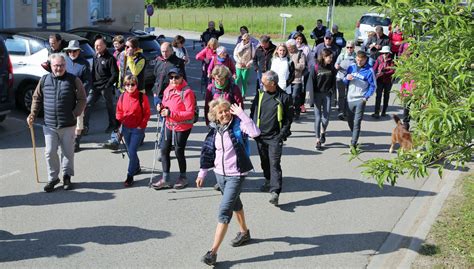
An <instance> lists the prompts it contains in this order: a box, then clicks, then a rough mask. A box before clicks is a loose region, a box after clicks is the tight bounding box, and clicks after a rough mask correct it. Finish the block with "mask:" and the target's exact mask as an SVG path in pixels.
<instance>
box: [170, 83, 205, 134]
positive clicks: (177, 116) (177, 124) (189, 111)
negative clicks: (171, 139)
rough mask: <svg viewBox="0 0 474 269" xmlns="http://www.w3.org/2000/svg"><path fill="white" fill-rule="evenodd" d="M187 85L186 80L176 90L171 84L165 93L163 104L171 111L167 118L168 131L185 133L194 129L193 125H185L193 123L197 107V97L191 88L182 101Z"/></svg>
mask: <svg viewBox="0 0 474 269" xmlns="http://www.w3.org/2000/svg"><path fill="white" fill-rule="evenodd" d="M187 85H188V83H187V82H186V81H185V80H183V83H181V84H180V85H178V86H177V87H176V88H175V87H174V86H173V85H171V84H170V85H168V87H166V89H165V91H164V93H163V100H162V103H161V104H162V106H163V107H164V108H168V109H169V111H170V115H169V116H168V117H166V127H168V129H172V130H173V129H174V130H175V131H178V132H183V131H186V130H189V129H191V128H193V124H192V123H184V122H185V121H191V122H192V120H193V119H194V109H195V106H196V96H195V95H194V91H193V90H192V89H191V88H189V89H188V90H186V91H185V92H184V93H183V100H181V91H182V89H183V88H184V87H185V86H187Z"/></svg>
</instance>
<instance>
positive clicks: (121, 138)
mask: <svg viewBox="0 0 474 269" xmlns="http://www.w3.org/2000/svg"><path fill="white" fill-rule="evenodd" d="M119 129H120V128H118V129H117V135H118V138H119V139H120V140H119V143H122V144H123V146H124V148H125V152H127V156H128V159H129V160H130V154H129V153H128V147H127V144H126V143H125V140H124V138H123V135H122V133H121V132H120V131H119ZM123 158H125V156H124V155H123V151H122V159H123Z"/></svg>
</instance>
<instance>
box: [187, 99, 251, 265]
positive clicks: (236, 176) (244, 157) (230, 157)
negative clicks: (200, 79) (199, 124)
mask: <svg viewBox="0 0 474 269" xmlns="http://www.w3.org/2000/svg"><path fill="white" fill-rule="evenodd" d="M209 107H210V110H209V114H208V117H209V121H210V122H211V124H210V129H209V133H208V134H207V136H206V139H205V141H204V144H203V146H202V150H201V161H200V163H201V169H200V171H199V174H198V177H197V179H196V186H197V187H199V188H200V187H202V186H203V183H204V178H205V177H206V175H207V172H208V170H209V169H211V168H214V174H215V175H216V179H217V182H218V184H219V186H220V189H221V193H222V200H221V203H220V206H219V216H218V224H217V228H216V233H215V236H214V243H213V244H212V247H211V250H210V251H208V252H207V253H206V254H205V255H204V256H203V257H202V259H201V260H202V262H204V263H206V264H208V265H214V264H215V263H216V259H217V251H218V249H219V246H220V245H221V243H222V241H223V239H224V236H225V234H226V232H227V228H228V226H229V222H230V220H231V219H232V213H235V215H236V218H237V222H238V223H239V229H240V231H239V232H238V233H237V237H236V238H234V239H233V240H232V241H231V245H232V246H233V247H238V246H241V245H243V244H245V243H246V242H248V241H249V240H250V231H249V229H248V228H247V225H246V223H245V215H244V209H243V205H242V202H241V201H240V192H241V190H242V184H243V182H244V180H245V177H246V176H247V174H248V172H249V171H250V170H252V169H253V166H252V163H251V162H250V157H249V150H248V146H249V145H248V136H250V137H257V136H259V135H260V130H259V129H258V127H257V126H256V125H255V123H254V122H253V121H252V119H250V118H249V116H247V115H246V114H245V112H244V111H243V110H242V107H241V106H240V105H237V104H233V105H232V106H231V104H230V103H229V101H227V100H224V99H222V98H219V99H217V100H214V101H212V102H211V103H210V104H209Z"/></svg>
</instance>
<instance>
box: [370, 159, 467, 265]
mask: <svg viewBox="0 0 474 269" xmlns="http://www.w3.org/2000/svg"><path fill="white" fill-rule="evenodd" d="M467 168H468V169H471V168H472V164H468V165H467ZM462 174H463V171H460V170H447V169H445V170H444V175H443V178H441V179H440V178H439V177H438V174H437V173H436V172H435V171H434V170H433V172H432V174H431V175H430V177H429V178H428V179H427V180H426V181H425V183H424V184H423V187H422V188H421V190H420V191H419V193H418V195H417V196H415V197H414V198H413V200H412V201H411V203H410V205H409V206H408V207H407V209H406V210H405V212H404V213H403V215H402V216H401V217H400V219H399V220H398V222H397V223H396V224H395V226H394V227H393V229H392V231H391V233H390V235H389V236H388V237H387V238H386V239H385V241H384V243H383V244H382V245H381V246H380V248H379V250H378V251H377V252H376V253H375V254H374V255H373V256H372V257H371V258H370V259H369V263H368V264H367V268H369V269H372V268H410V267H411V264H412V263H413V262H414V261H415V259H416V257H417V256H418V250H419V249H420V246H421V244H423V242H424V241H425V239H426V236H427V235H428V232H429V231H430V229H431V226H432V225H433V223H434V222H435V221H436V217H437V216H438V215H439V212H440V211H441V208H442V207H443V205H444V202H445V201H446V199H447V198H448V196H449V193H450V192H451V190H452V189H453V187H454V185H455V183H456V181H457V180H458V179H459V178H460V176H461V175H462ZM424 192H436V193H437V194H436V195H435V196H422V195H421V194H423V193H424ZM406 238H410V240H406ZM404 239H405V240H404Z"/></svg>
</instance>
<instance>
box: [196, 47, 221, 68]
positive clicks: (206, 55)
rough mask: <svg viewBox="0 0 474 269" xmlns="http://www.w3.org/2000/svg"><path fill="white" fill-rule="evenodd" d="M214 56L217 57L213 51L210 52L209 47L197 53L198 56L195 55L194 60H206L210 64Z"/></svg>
mask: <svg viewBox="0 0 474 269" xmlns="http://www.w3.org/2000/svg"><path fill="white" fill-rule="evenodd" d="M215 55H217V54H216V51H215V50H212V49H210V48H209V47H205V48H203V49H202V50H201V51H200V52H198V54H196V60H198V61H204V59H208V60H209V62H210V61H211V59H212V56H215ZM206 71H207V70H206Z"/></svg>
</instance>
